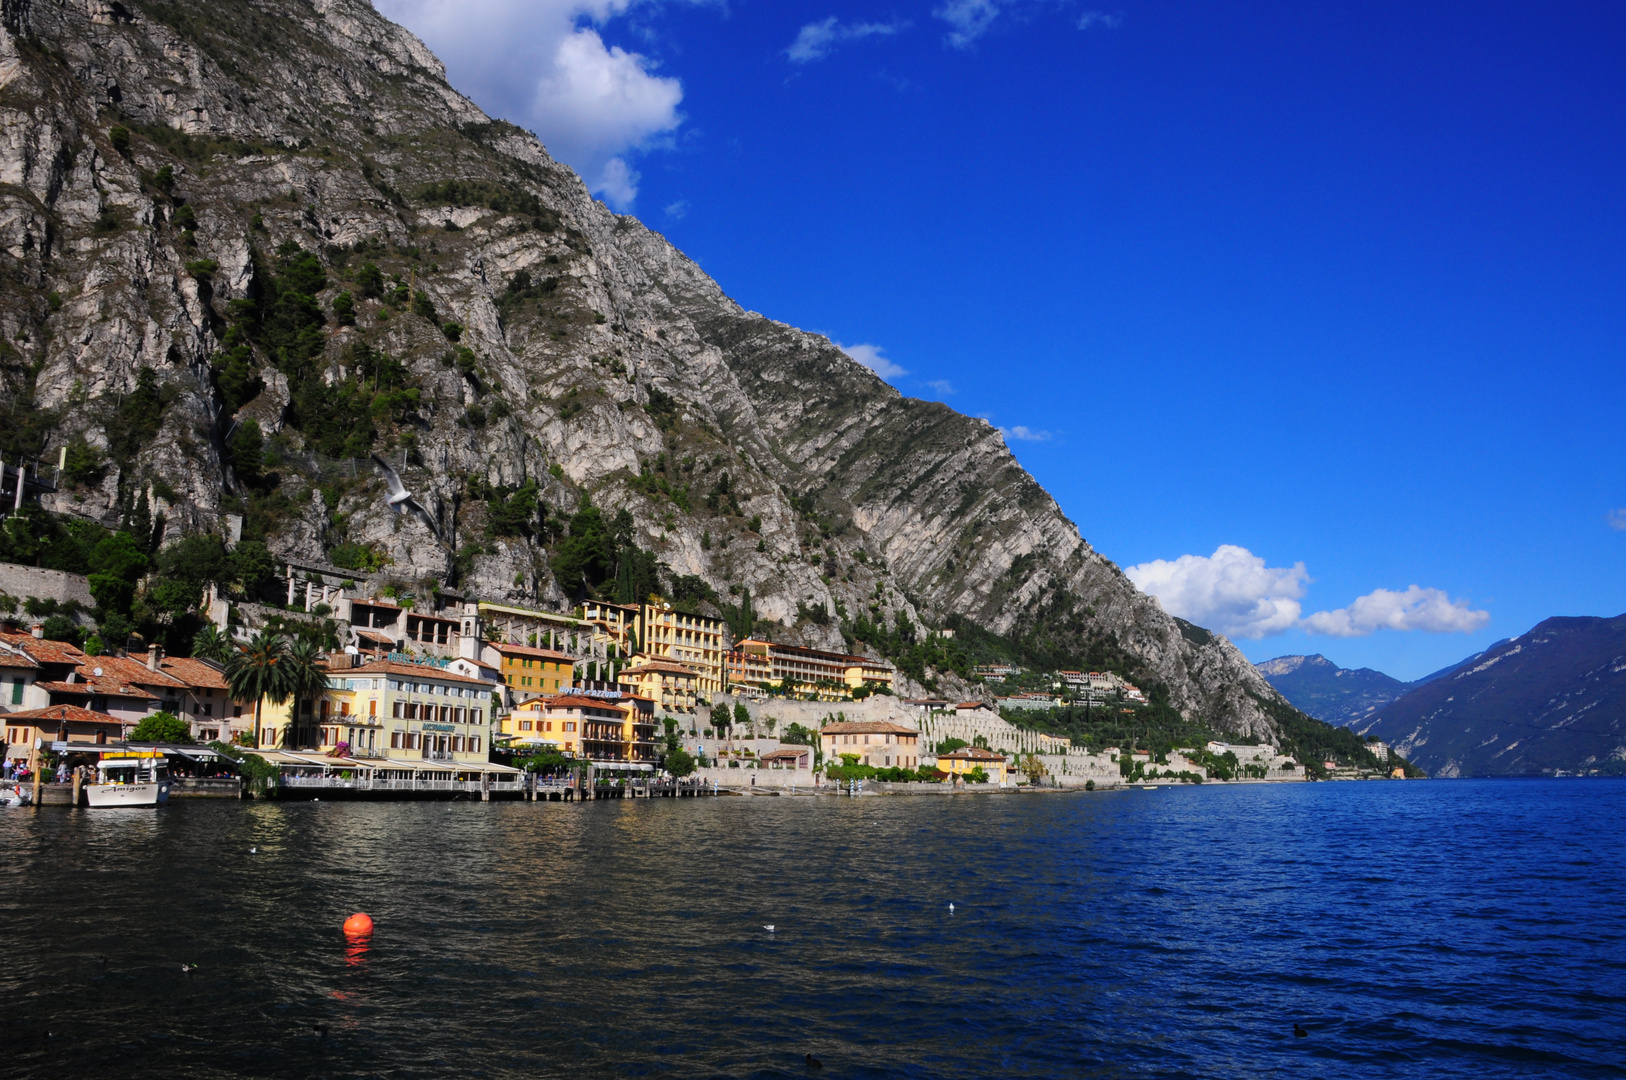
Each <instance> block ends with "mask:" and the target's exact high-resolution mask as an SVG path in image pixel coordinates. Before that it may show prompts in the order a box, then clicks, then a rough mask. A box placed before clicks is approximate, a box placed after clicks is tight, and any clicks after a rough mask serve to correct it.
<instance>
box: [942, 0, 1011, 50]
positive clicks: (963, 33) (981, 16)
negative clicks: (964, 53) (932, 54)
mask: <svg viewBox="0 0 1626 1080" xmlns="http://www.w3.org/2000/svg"><path fill="white" fill-rule="evenodd" d="M932 14H933V15H935V16H937V17H938V18H939V19H942V20H943V21H944V22H946V23H948V24H949V27H950V29H949V35H948V43H949V44H950V45H953V46H954V47H955V48H956V49H964V48H966V47H968V46H969V45H970V44H971V43H972V42H973V41H976V40H977V39H978V38H979V37H981V36H982V34H983V31H985V30H987V29H988V27H989V26H990V25H991V24H992V23H993V21H994V20H995V19H997V18H998V17H999V3H998V0H948V2H947V3H945V4H944V5H943V6H941V7H936V8H933V9H932Z"/></svg>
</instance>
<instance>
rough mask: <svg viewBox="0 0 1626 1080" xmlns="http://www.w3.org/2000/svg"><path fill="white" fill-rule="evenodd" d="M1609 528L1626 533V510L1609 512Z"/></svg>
mask: <svg viewBox="0 0 1626 1080" xmlns="http://www.w3.org/2000/svg"><path fill="white" fill-rule="evenodd" d="M1609 527H1610V528H1611V529H1614V530H1615V531H1617V532H1626V508H1622V509H1620V510H1611V511H1609Z"/></svg>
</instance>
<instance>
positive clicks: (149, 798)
mask: <svg viewBox="0 0 1626 1080" xmlns="http://www.w3.org/2000/svg"><path fill="white" fill-rule="evenodd" d="M85 799H86V801H87V802H88V803H89V805H90V806H92V807H98V806H158V805H159V804H160V803H166V802H168V801H169V767H168V766H167V765H166V764H165V763H164V755H163V754H161V753H158V752H157V751H153V750H126V751H119V752H116V753H111V754H104V755H103V756H102V760H101V761H100V762H99V763H97V765H96V782H95V783H92V784H86V785H85Z"/></svg>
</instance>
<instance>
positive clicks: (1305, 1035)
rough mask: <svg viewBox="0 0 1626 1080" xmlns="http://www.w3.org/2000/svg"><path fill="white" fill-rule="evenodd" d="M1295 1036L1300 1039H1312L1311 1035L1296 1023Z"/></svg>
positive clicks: (1294, 1027)
mask: <svg viewBox="0 0 1626 1080" xmlns="http://www.w3.org/2000/svg"><path fill="white" fill-rule="evenodd" d="M1293 1034H1294V1035H1295V1036H1296V1037H1298V1038H1300V1039H1307V1038H1309V1037H1310V1033H1309V1032H1308V1031H1305V1030H1304V1029H1303V1028H1302V1027H1300V1026H1299V1025H1298V1024H1297V1023H1294V1025H1293Z"/></svg>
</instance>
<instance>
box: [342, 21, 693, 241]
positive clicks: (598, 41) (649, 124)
mask: <svg viewBox="0 0 1626 1080" xmlns="http://www.w3.org/2000/svg"><path fill="white" fill-rule="evenodd" d="M374 3H375V5H376V6H377V8H378V10H379V11H381V12H382V13H383V14H384V15H385V16H387V17H389V18H391V19H394V20H396V21H397V22H400V23H401V24H402V25H404V26H406V27H407V28H408V29H409V30H411V31H413V32H414V33H416V34H417V35H418V36H419V37H421V38H423V39H424V41H425V42H426V43H427V44H428V45H429V47H430V48H431V49H433V50H434V51H435V53H436V55H438V56H439V57H440V58H441V59H442V60H443V61H445V63H446V70H447V75H448V77H449V78H450V79H451V82H452V84H453V85H454V86H456V87H457V88H458V89H459V90H461V91H463V92H464V93H466V94H468V95H469V96H470V97H471V98H473V99H474V100H475V101H476V102H477V103H479V105H480V106H481V108H483V109H485V110H486V111H487V112H488V113H491V114H492V115H494V116H498V117H502V118H504V119H508V120H511V121H513V122H515V123H518V124H521V125H523V126H525V127H528V128H531V129H532V130H534V131H535V132H536V133H537V135H538V136H539V137H540V138H541V139H542V142H543V144H544V145H545V146H547V148H548V151H549V152H550V153H552V154H553V155H554V157H556V158H558V159H559V160H560V161H563V162H565V163H566V164H568V165H570V166H571V167H573V168H574V169H575V170H576V171H577V172H579V173H580V174H581V175H582V178H583V179H584V180H585V181H586V182H587V185H588V187H589V188H590V189H591V190H592V191H593V192H594V193H595V194H600V195H603V196H604V198H605V199H606V200H607V201H609V202H611V203H612V204H615V205H616V206H617V208H619V209H626V208H627V207H629V206H630V204H631V203H632V200H633V199H634V198H635V197H636V196H637V194H638V174H637V172H636V171H634V170H633V168H632V167H631V165H630V164H629V162H628V158H629V156H630V155H633V154H637V153H640V152H644V151H647V150H650V149H652V148H654V147H656V146H658V145H660V142H661V140H662V138H663V137H665V136H667V135H669V134H670V133H671V132H672V131H674V130H676V129H677V127H678V125H679V124H681V123H682V122H683V115H682V114H681V113H680V112H678V105H679V103H680V102H681V101H682V100H683V87H682V84H681V83H679V81H678V80H677V79H675V78H669V77H665V76H660V75H657V74H655V73H654V70H653V69H654V67H655V65H654V62H653V61H651V60H650V59H649V58H648V57H645V56H643V55H640V54H639V53H632V52H627V51H626V50H625V49H622V48H620V47H619V46H606V45H605V44H604V39H603V38H602V37H600V36H599V32H598V30H597V29H595V28H594V27H595V26H603V25H604V24H605V23H607V22H608V21H609V20H611V19H613V18H615V17H616V16H618V15H622V14H624V13H625V12H626V11H627V10H628V9H629V8H630V7H632V6H634V4H635V3H637V0H374Z"/></svg>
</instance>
